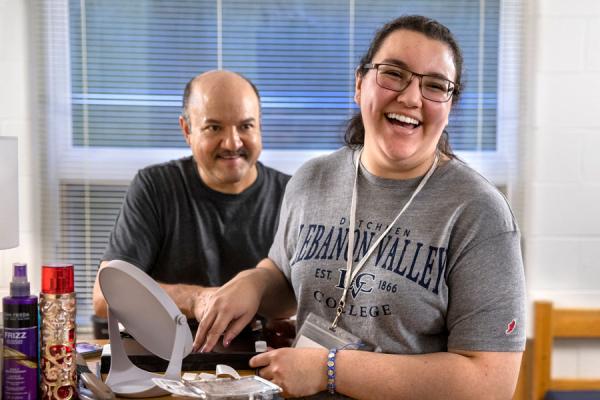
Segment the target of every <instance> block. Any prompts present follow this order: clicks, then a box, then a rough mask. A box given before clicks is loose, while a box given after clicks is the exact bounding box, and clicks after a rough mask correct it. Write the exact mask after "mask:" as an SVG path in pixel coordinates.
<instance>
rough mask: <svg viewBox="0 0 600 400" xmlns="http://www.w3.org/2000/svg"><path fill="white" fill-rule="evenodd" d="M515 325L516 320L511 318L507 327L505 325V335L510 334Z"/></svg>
mask: <svg viewBox="0 0 600 400" xmlns="http://www.w3.org/2000/svg"><path fill="white" fill-rule="evenodd" d="M516 327H517V321H516V320H514V319H513V320H512V321H510V322H509V323H508V325H507V327H506V332H504V333H506V334H507V335H510V334H511V333H513V331H514V330H515V328H516Z"/></svg>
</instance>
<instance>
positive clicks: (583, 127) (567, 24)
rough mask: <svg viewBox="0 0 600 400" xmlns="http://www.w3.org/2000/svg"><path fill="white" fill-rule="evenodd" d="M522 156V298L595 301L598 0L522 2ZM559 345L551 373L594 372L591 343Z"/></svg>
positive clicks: (598, 299)
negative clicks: (525, 293)
mask: <svg viewBox="0 0 600 400" xmlns="http://www.w3.org/2000/svg"><path fill="white" fill-rule="evenodd" d="M529 6H530V9H529V12H530V15H529V16H528V17H527V18H526V21H527V31H528V32H529V38H528V40H529V45H530V47H529V49H528V54H527V55H526V60H528V64H529V65H528V66H526V69H527V73H526V75H524V79H523V82H524V83H526V82H529V83H528V84H527V83H526V87H525V89H526V90H527V91H528V92H529V93H528V94H527V104H526V107H525V109H526V110H527V114H528V115H525V116H524V121H525V123H524V125H523V129H522V132H521V135H522V139H523V148H524V152H523V157H524V160H523V161H524V165H525V168H524V170H523V171H522V172H523V174H524V176H525V180H524V184H525V186H524V187H525V199H526V201H525V203H524V209H523V210H521V212H520V215H522V216H523V217H522V221H521V225H522V227H523V231H524V239H525V263H526V275H527V282H528V286H529V294H530V300H534V299H549V300H553V301H554V302H555V304H558V305H561V306H577V307H582V306H590V307H600V262H599V260H600V155H599V154H598V152H599V150H600V1H597V0H570V1H564V0H537V1H535V2H530V3H529ZM585 347H586V351H585V352H584V351H582V350H581V349H582V348H583V345H582V344H581V343H576V344H568V345H567V344H563V345H560V346H559V349H558V351H557V352H556V354H555V358H554V359H553V373H554V375H555V376H568V375H580V376H590V377H596V378H598V377H600V362H599V361H598V360H600V346H593V347H592V348H590V345H589V344H588V345H587V346H585Z"/></svg>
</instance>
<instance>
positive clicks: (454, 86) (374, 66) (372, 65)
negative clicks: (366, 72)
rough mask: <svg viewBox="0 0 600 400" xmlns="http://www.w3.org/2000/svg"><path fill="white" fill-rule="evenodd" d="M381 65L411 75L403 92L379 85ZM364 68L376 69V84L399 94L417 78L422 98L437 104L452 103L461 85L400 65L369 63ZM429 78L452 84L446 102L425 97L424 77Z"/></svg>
mask: <svg viewBox="0 0 600 400" xmlns="http://www.w3.org/2000/svg"><path fill="white" fill-rule="evenodd" d="M381 65H385V66H388V67H394V68H398V69H401V70H403V71H406V72H408V73H410V79H409V80H408V83H407V84H406V86H405V87H404V88H403V89H402V90H396V89H392V88H389V87H385V86H383V85H382V84H381V83H379V79H377V78H378V77H379V67H380V66H381ZM362 68H364V69H374V70H375V73H376V76H375V82H377V85H378V86H379V87H381V88H384V89H388V90H392V91H394V92H398V93H402V92H403V91H404V90H406V88H407V87H408V86H409V85H410V83H411V82H412V80H413V78H414V77H415V76H416V77H417V78H419V90H420V91H421V96H423V98H424V99H427V100H429V101H434V102H436V103H447V102H449V101H450V99H452V96H453V95H454V93H455V92H456V91H457V89H458V87H459V85H458V84H456V83H455V82H452V81H451V80H450V79H446V78H440V77H439V76H433V75H427V74H419V73H417V72H414V71H411V70H410V69H407V68H404V67H401V66H399V65H396V64H388V63H368V64H364V65H363V66H362ZM425 76H426V77H429V78H435V79H439V80H442V81H446V82H449V83H450V84H451V88H450V89H449V90H448V92H447V93H448V98H447V99H446V100H434V99H430V98H429V97H427V96H425V95H424V94H423V77H425Z"/></svg>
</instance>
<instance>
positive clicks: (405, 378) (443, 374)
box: [250, 348, 521, 400]
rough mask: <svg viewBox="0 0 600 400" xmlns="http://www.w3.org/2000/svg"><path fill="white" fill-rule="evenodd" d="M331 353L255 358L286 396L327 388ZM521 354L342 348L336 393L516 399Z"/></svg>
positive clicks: (293, 351)
mask: <svg viewBox="0 0 600 400" xmlns="http://www.w3.org/2000/svg"><path fill="white" fill-rule="evenodd" d="M326 360H327V351H326V350H319V349H290V348H287V349H278V350H273V351H270V352H267V353H264V354H260V355H258V356H256V357H254V358H252V360H250V366H251V367H253V368H257V367H262V368H261V370H260V376H262V377H264V378H266V379H270V380H272V381H273V382H274V383H275V384H277V385H279V386H281V387H282V388H283V389H284V395H285V396H291V397H298V396H308V395H311V394H314V393H316V392H319V391H326V390H327V379H326V371H327V367H326V365H325V363H326ZM520 362H521V353H519V352H503V353H495V352H474V351H461V350H451V351H449V352H444V353H430V354H422V355H399V354H381V353H370V352H364V351H356V350H340V351H338V353H337V357H336V362H335V365H336V368H335V372H336V378H335V384H336V391H337V392H339V393H342V394H345V395H347V396H349V397H352V398H356V399H403V400H404V399H419V400H422V399H460V400H468V399H478V400H480V399H506V400H508V399H511V398H512V396H513V393H514V390H515V387H516V384H517V378H518V374H519V365H520Z"/></svg>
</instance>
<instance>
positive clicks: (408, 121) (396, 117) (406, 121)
mask: <svg viewBox="0 0 600 400" xmlns="http://www.w3.org/2000/svg"><path fill="white" fill-rule="evenodd" d="M385 116H386V118H387V119H389V120H390V121H391V122H393V123H400V124H401V125H403V126H406V125H410V126H411V127H413V128H416V127H418V126H419V125H421V123H420V122H419V121H417V120H416V119H414V118H411V117H407V116H406V115H402V114H396V113H387V114H385Z"/></svg>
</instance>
